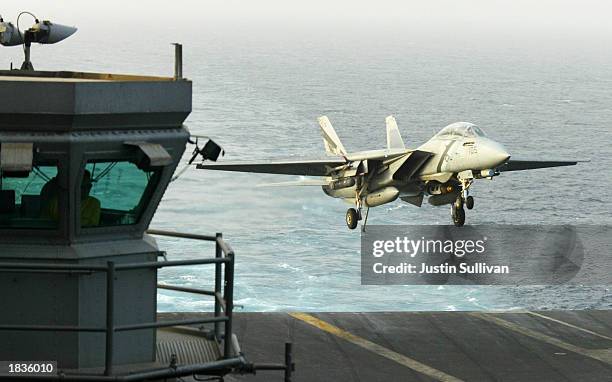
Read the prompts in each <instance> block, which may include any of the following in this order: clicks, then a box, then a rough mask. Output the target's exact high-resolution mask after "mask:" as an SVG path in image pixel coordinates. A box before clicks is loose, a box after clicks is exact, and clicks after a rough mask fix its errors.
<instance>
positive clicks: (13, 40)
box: [0, 16, 23, 46]
mask: <svg viewBox="0 0 612 382" xmlns="http://www.w3.org/2000/svg"><path fill="white" fill-rule="evenodd" d="M0 44H2V45H4V46H16V45H21V44H23V38H22V37H21V33H19V30H18V29H17V28H16V27H15V26H14V25H13V23H10V22H5V21H4V19H3V18H2V16H0Z"/></svg>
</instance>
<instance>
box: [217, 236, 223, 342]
mask: <svg viewBox="0 0 612 382" xmlns="http://www.w3.org/2000/svg"><path fill="white" fill-rule="evenodd" d="M215 237H216V238H217V239H216V240H215V258H217V259H219V258H221V257H223V251H222V250H221V245H220V244H219V240H223V234H221V233H217V234H216V235H215ZM220 295H221V264H220V263H217V264H215V317H219V316H220V315H221V305H220V304H219V298H218V296H220ZM215 338H216V339H217V341H219V340H220V339H221V323H220V322H215Z"/></svg>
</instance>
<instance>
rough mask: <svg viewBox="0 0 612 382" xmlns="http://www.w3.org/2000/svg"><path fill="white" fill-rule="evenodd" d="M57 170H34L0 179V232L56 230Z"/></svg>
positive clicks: (55, 168) (57, 215) (46, 167)
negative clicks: (16, 229) (11, 230)
mask: <svg viewBox="0 0 612 382" xmlns="http://www.w3.org/2000/svg"><path fill="white" fill-rule="evenodd" d="M56 177H57V167H54V166H38V167H34V168H33V169H32V171H30V173H29V174H26V173H23V174H21V175H20V176H14V174H5V173H3V174H2V176H1V177H0V228H33V229H52V228H57V226H58V221H59V208H58V197H59V188H58V187H59V186H58V184H57V178H56Z"/></svg>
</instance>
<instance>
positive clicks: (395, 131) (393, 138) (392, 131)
mask: <svg viewBox="0 0 612 382" xmlns="http://www.w3.org/2000/svg"><path fill="white" fill-rule="evenodd" d="M385 123H386V125H387V148H388V149H405V148H406V146H404V140H403V139H402V136H401V134H400V132H399V128H398V127H397V121H396V120H395V118H394V117H393V116H392V115H390V116H388V117H387V118H386V119H385Z"/></svg>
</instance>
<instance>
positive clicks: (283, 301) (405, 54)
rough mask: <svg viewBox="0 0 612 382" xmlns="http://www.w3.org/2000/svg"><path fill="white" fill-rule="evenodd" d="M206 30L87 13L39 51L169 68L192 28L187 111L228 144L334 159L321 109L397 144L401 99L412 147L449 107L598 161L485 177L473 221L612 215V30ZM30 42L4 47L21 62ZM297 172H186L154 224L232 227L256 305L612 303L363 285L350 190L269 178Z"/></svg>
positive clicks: (405, 210)
mask: <svg viewBox="0 0 612 382" xmlns="http://www.w3.org/2000/svg"><path fill="white" fill-rule="evenodd" d="M192 32H193V31H191V30H189V28H188V27H180V26H177V27H175V28H171V29H170V30H164V31H157V32H153V33H154V36H153V37H151V36H150V35H147V36H144V35H142V36H141V35H135V37H134V40H133V41H131V42H130V43H129V44H125V43H119V42H115V41H111V40H109V39H105V38H103V37H101V36H100V34H99V33H98V31H87V30H83V29H82V30H81V31H80V32H79V33H80V34H81V35H82V36H81V37H80V38H79V37H74V41H67V42H65V44H64V45H63V46H62V45H58V46H57V47H53V48H52V47H35V49H36V50H35V51H34V53H33V60H34V64H35V65H37V62H40V64H39V65H38V67H39V68H40V69H60V68H61V69H74V70H87V71H107V72H123V73H125V72H128V73H138V74H168V75H169V74H170V73H171V70H172V53H171V48H170V46H169V45H168V43H170V42H173V41H181V42H183V43H184V50H185V57H184V60H185V74H186V76H187V77H189V78H190V79H191V80H193V90H194V93H193V112H192V114H191V115H190V116H189V118H188V120H187V122H186V124H187V125H188V127H189V129H190V130H191V131H192V132H193V133H197V134H205V135H208V136H211V137H213V138H214V139H215V140H216V141H217V142H218V143H219V144H221V145H222V146H223V147H224V148H225V150H226V155H225V157H224V158H223V159H222V160H253V161H266V160H272V159H282V158H291V157H314V158H322V157H324V155H323V154H324V148H323V142H322V139H321V137H320V135H319V131H318V126H317V123H316V117H317V116H319V115H323V114H325V115H327V116H328V117H329V118H330V120H331V122H332V124H333V125H334V127H335V129H336V131H337V133H338V135H339V136H340V138H341V140H342V142H343V143H344V145H345V147H346V148H347V149H348V150H349V151H352V150H355V151H356V150H364V149H377V148H383V147H384V145H385V127H384V118H385V117H386V116H387V115H389V114H393V115H394V116H395V117H396V118H397V120H398V124H399V127H400V131H401V133H402V135H403V138H404V141H405V143H406V145H407V146H412V147H416V146H418V145H420V144H421V143H423V142H424V141H426V140H427V139H428V138H429V137H430V136H431V135H433V134H434V133H435V132H436V131H438V130H440V129H441V128H442V127H444V126H445V125H447V124H449V123H452V122H455V121H469V122H473V123H476V124H477V125H479V126H480V127H482V128H483V129H484V130H485V131H486V132H487V133H488V135H489V136H491V137H492V138H494V139H496V140H498V141H500V142H502V143H503V144H504V145H505V146H506V147H507V149H508V150H509V151H510V153H511V154H512V155H513V156H514V157H524V158H535V159H537V158H559V159H567V158H589V159H591V162H590V163H585V164H580V165H579V166H574V167H564V168H557V169H550V170H535V171H527V172H515V173H508V174H503V175H502V176H500V177H497V178H495V179H494V180H493V181H480V182H477V183H476V184H475V186H473V188H472V194H473V195H474V197H475V198H476V207H475V209H474V210H472V211H468V214H467V224H478V225H488V224H495V223H500V224H610V223H612V207H611V205H610V199H609V192H610V190H611V189H612V181H611V177H610V168H612V155H611V154H612V150H611V148H610V142H612V129H611V128H610V123H611V122H612V91H611V90H610V89H611V88H612V66H611V65H610V64H609V62H610V58H611V56H610V54H609V53H605V52H604V49H603V48H604V47H603V46H601V47H600V46H595V45H596V44H595V45H593V44H591V45H588V46H585V45H584V44H581V42H580V41H569V42H563V41H557V40H555V41H554V42H555V44H552V43H551V41H547V40H544V41H540V42H538V41H531V42H530V43H528V44H523V43H521V41H515V40H513V39H508V40H504V41H501V42H497V43H493V42H490V41H488V42H486V41H485V42H482V41H480V40H478V38H477V37H474V38H472V39H470V38H464V39H456V40H453V39H452V38H447V39H444V38H438V39H435V38H432V39H431V40H428V39H427V38H425V37H423V36H412V37H411V36H406V35H401V34H399V35H398V34H397V33H395V32H394V31H381V32H380V35H368V36H362V35H359V34H355V33H347V34H338V35H333V34H332V35H325V34H324V33H314V32H313V33H308V32H301V33H294V34H290V33H288V34H284V33H282V32H281V31H274V30H271V31H266V32H265V33H264V32H261V33H255V32H252V33H250V32H249V31H248V30H238V31H236V30H232V31H231V33H230V31H218V30H212V29H211V30H210V31H208V32H209V33H192ZM18 53H19V52H18V51H13V53H12V56H11V57H10V58H9V57H2V64H3V65H4V64H5V62H8V60H9V59H10V60H12V61H15V62H17V61H18V60H19V59H20V57H19V54H18ZM43 56H44V57H45V60H44V61H43V62H41V61H42V58H41V57H43ZM37 60H38V61H37ZM189 150H190V149H189V148H188V151H189ZM294 179H296V177H283V176H275V175H254V174H239V173H223V172H211V171H202V170H196V169H189V170H188V171H187V172H186V173H185V174H184V175H182V176H181V177H180V178H179V179H178V180H177V181H176V182H174V183H172V184H171V186H170V188H169V189H168V191H167V193H166V195H165V197H164V199H163V202H162V204H161V205H160V207H159V209H158V211H157V214H156V216H155V219H154V221H153V224H152V227H154V228H159V229H171V230H177V231H184V232H192V233H202V234H210V233H214V232H223V234H224V237H225V238H226V239H228V240H229V242H230V243H231V245H232V246H233V248H234V249H235V251H236V256H237V268H236V280H237V282H236V290H235V300H236V303H237V304H239V305H240V309H243V310H244V311H293V310H302V311H385V310H427V311H432V310H484V309H523V308H527V309H586V308H601V309H610V308H612V293H611V292H610V288H609V287H607V286H602V287H588V288H587V287H580V286H571V287H569V286H542V287H521V286H517V287H512V288H508V287H476V286H469V287H468V286H419V287H415V286H362V285H360V274H359V272H360V268H359V265H360V255H359V251H360V236H359V230H355V231H348V230H347V228H346V226H345V223H344V213H345V211H346V208H347V206H346V205H345V204H344V203H342V202H341V201H339V200H336V199H331V198H328V197H326V196H325V195H324V194H323V192H322V191H321V189H320V188H319V187H300V188H298V187H296V188H264V187H257V185H259V184H263V183H269V182H278V181H284V180H294ZM449 222H450V217H449V211H448V208H446V207H432V206H429V205H427V204H424V206H423V207H422V208H416V207H414V206H412V205H409V204H404V203H402V202H394V203H391V204H388V205H385V206H382V207H378V208H374V209H372V210H371V211H370V216H369V224H449ZM159 244H160V246H161V247H162V248H163V249H165V250H167V251H168V255H169V258H170V259H188V258H196V257H200V256H208V255H213V247H212V246H210V245H209V244H202V243H198V242H193V241H187V240H178V239H164V238H160V239H159ZM607 255H609V254H607ZM212 274H213V273H212V272H211V269H210V268H206V267H185V268H177V269H167V270H163V271H162V272H161V273H160V279H161V281H162V282H166V283H170V284H176V285H184V286H193V287H206V286H210V285H211V281H212V280H211V279H212ZM211 306H212V304H211V302H210V301H207V300H202V299H201V298H199V297H193V296H191V295H185V294H179V293H173V292H166V291H163V292H161V293H160V295H159V309H160V310H164V311H173V310H178V311H197V310H203V309H209V308H210V307H211Z"/></svg>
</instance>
